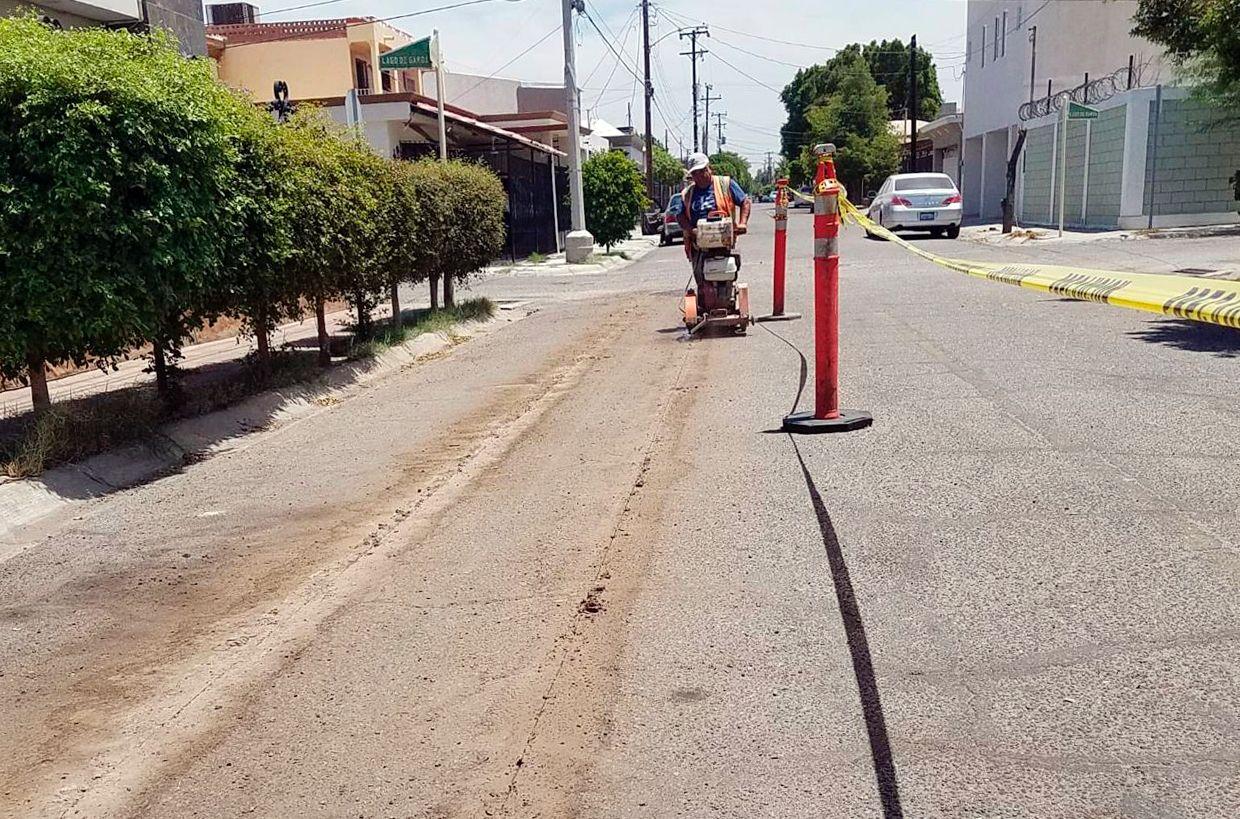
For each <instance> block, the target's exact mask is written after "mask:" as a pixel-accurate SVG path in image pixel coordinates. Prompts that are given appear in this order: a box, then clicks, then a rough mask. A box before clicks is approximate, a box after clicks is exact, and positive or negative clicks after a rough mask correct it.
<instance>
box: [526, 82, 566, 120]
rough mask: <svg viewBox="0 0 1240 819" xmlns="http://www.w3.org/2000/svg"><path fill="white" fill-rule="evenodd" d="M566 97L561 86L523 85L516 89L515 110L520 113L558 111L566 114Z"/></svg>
mask: <svg viewBox="0 0 1240 819" xmlns="http://www.w3.org/2000/svg"><path fill="white" fill-rule="evenodd" d="M567 108H568V97H567V95H566V94H565V93H564V86H562V85H523V86H521V87H520V88H518V89H517V108H516V110H517V111H519V112H520V113H523V114H524V113H528V112H532V111H559V112H560V113H568V112H567V111H566V110H565V109H567Z"/></svg>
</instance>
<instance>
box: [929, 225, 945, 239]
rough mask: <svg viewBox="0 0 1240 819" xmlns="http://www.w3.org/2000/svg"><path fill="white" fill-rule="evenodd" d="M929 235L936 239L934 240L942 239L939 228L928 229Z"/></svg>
mask: <svg viewBox="0 0 1240 819" xmlns="http://www.w3.org/2000/svg"><path fill="white" fill-rule="evenodd" d="M930 235H931V236H933V237H934V238H936V239H942V238H943V228H941V227H936V228H930Z"/></svg>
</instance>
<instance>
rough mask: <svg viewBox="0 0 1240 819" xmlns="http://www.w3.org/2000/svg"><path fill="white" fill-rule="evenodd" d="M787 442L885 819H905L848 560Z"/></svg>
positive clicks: (823, 505)
mask: <svg viewBox="0 0 1240 819" xmlns="http://www.w3.org/2000/svg"><path fill="white" fill-rule="evenodd" d="M798 397H799V396H798ZM788 440H789V441H790V442H791V443H792V450H793V452H795V453H796V456H797V463H798V464H800V466H801V475H802V477H804V478H805V488H806V489H808V490H809V497H810V501H811V502H812V503H813V505H814V517H815V518H817V519H818V529H819V532H820V533H821V534H822V545H823V548H824V549H825V550H826V552H827V562H828V563H829V564H830V566H831V583H832V585H834V586H835V599H836V602H837V603H838V605H839V609H840V621H841V622H842V623H843V625H844V635H845V637H846V639H847V642H848V654H849V656H850V657H851V659H852V667H853V675H854V676H855V677H856V679H857V695H858V696H859V697H860V698H861V714H862V716H863V717H864V718H865V732H866V736H867V737H868V738H869V741H870V758H871V759H872V760H873V763H874V781H875V784H876V785H877V786H878V798H879V801H880V802H881V803H882V807H883V817H884V819H903V817H904V809H903V807H901V805H900V786H899V781H898V778H897V776H896V763H895V757H894V755H893V754H892V752H891V737H890V736H889V734H888V733H887V720H886V718H885V717H884V716H883V702H882V697H881V695H880V694H879V691H878V682H877V680H876V679H875V676H874V660H873V657H872V656H871V655H870V643H869V640H867V639H866V636H865V621H864V620H862V618H861V606H860V604H859V603H858V602H857V594H856V592H855V591H854V589H853V584H852V577H851V575H850V574H849V572H848V562H847V561H846V560H844V553H843V551H842V550H841V549H840V540H839V536H838V535H837V534H836V532H835V524H833V523H832V522H831V513H830V512H829V511H828V510H827V505H826V503H825V502H824V501H823V499H822V495H821V493H819V491H818V487H817V486H816V485H815V484H814V478H813V476H812V475H810V472H809V467H807V466H806V465H805V458H804V457H802V455H801V447H800V446H799V445H798V444H797V442H796V438H795V437H794V436H793V435H791V434H789V435H788Z"/></svg>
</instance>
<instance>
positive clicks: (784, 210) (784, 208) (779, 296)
mask: <svg viewBox="0 0 1240 819" xmlns="http://www.w3.org/2000/svg"><path fill="white" fill-rule="evenodd" d="M787 266H788V180H787V179H779V180H776V182H775V276H774V281H773V282H772V286H771V312H770V313H768V314H767V315H765V316H758V317H757V318H755V319H754V321H791V320H793V319H799V318H800V317H801V314H800V313H785V312H784V278H785V273H786V271H787Z"/></svg>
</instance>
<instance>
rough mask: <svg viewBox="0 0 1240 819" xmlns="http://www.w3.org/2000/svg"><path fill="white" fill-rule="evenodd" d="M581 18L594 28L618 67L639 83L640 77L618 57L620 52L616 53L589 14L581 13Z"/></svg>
mask: <svg viewBox="0 0 1240 819" xmlns="http://www.w3.org/2000/svg"><path fill="white" fill-rule="evenodd" d="M581 16H582V17H584V18H586V19H587V20H589V21H590V25H592V26H594V30H595V31H597V32H598V36H599V37H600V38H601V39H602V41H603V43H604V44H605V45H606V46H607V47H608V48H609V49H611V53H612V54H615V55H616V61H617V62H618V63H619V64H620V65H622V66H624V70H625V71H627V72H629V73H630V74H632V75H633V76H634V77H636V78H637V81H638V82H641V75H640V74H638V73H637V72H636V71H634V70H633V69H632V68H630V67H629V64H628V63H626V62H625V61H624V58H623V57H621V56H620V52H619V51H616V47H615V46H614V45H612V44H611V40H609V39H608V38H607V35H606V34H604V33H603V30H602V29H601V28H599V27H598V23H596V22H594V18H593V17H591V16H590V13H589V12H581Z"/></svg>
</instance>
